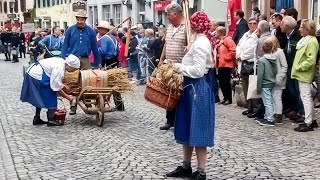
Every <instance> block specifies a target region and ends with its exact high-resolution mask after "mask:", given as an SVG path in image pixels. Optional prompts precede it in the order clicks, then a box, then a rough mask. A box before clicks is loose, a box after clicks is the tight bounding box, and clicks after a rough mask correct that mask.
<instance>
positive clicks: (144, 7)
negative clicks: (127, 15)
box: [139, 3, 146, 12]
mask: <svg viewBox="0 0 320 180" xmlns="http://www.w3.org/2000/svg"><path fill="white" fill-rule="evenodd" d="M139 11H140V12H145V11H146V5H144V3H139Z"/></svg>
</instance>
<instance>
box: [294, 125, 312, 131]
mask: <svg viewBox="0 0 320 180" xmlns="http://www.w3.org/2000/svg"><path fill="white" fill-rule="evenodd" d="M294 130H295V131H297V132H308V131H314V129H313V127H312V125H309V126H308V125H307V124H306V123H302V124H299V126H298V127H296V128H294Z"/></svg>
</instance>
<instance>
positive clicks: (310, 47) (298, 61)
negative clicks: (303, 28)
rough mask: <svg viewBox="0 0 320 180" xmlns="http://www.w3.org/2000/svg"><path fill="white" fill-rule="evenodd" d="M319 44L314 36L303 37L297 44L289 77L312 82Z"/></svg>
mask: <svg viewBox="0 0 320 180" xmlns="http://www.w3.org/2000/svg"><path fill="white" fill-rule="evenodd" d="M318 50H319V44H318V41H317V38H316V37H314V36H306V37H303V38H302V39H301V40H300V41H299V42H298V44H297V53H296V56H295V58H294V62H293V66H292V71H291V78H292V79H297V80H298V81H301V82H304V83H312V81H313V77H314V71H315V70H314V69H315V66H316V59H317V55H318Z"/></svg>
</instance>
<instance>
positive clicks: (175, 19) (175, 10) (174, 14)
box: [159, 3, 187, 130]
mask: <svg viewBox="0 0 320 180" xmlns="http://www.w3.org/2000/svg"><path fill="white" fill-rule="evenodd" d="M166 12H167V18H168V20H169V22H170V24H169V25H168V29H167V35H166V39H165V42H166V43H165V45H164V47H163V51H162V55H161V58H160V62H159V65H162V64H163V63H164V60H165V59H170V60H173V61H175V62H176V63H181V61H182V58H183V56H184V55H185V53H186V52H185V49H186V47H187V34H186V23H185V18H184V16H183V10H182V7H181V6H180V5H179V4H177V3H172V4H170V5H168V6H167V7H166ZM175 116H176V112H175V110H173V111H167V115H166V118H167V123H166V124H165V125H164V126H162V127H160V130H169V129H170V128H171V127H174V121H175Z"/></svg>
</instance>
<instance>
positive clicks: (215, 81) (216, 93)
mask: <svg viewBox="0 0 320 180" xmlns="http://www.w3.org/2000/svg"><path fill="white" fill-rule="evenodd" d="M211 70H212V73H213V79H212V83H213V92H214V97H215V99H219V84H218V78H217V69H216V68H212V69H209V72H208V73H211V72H210V71H211Z"/></svg>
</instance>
